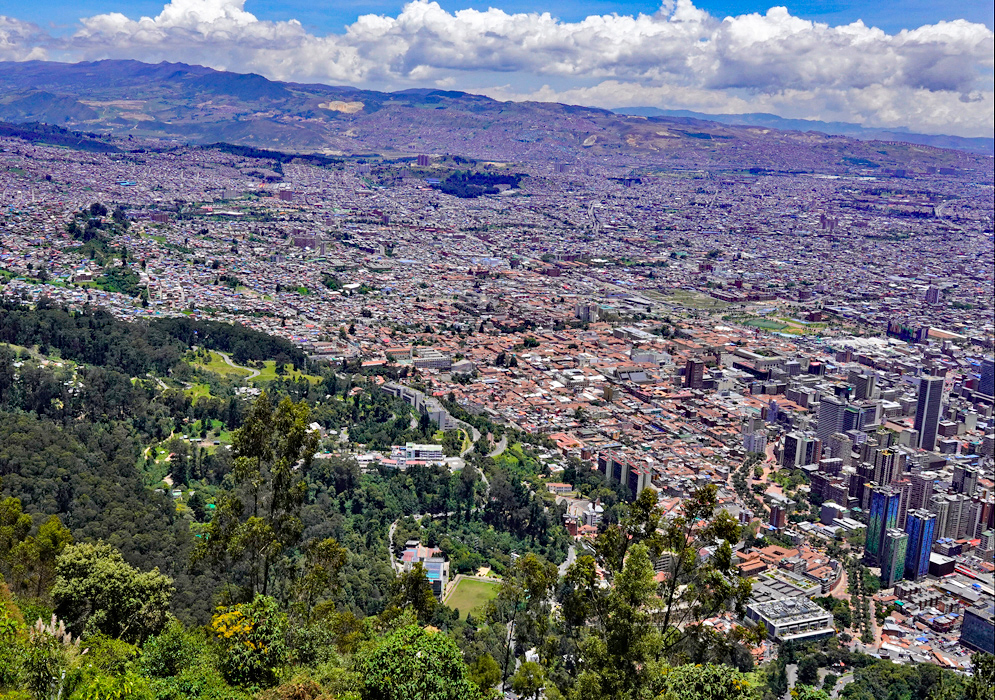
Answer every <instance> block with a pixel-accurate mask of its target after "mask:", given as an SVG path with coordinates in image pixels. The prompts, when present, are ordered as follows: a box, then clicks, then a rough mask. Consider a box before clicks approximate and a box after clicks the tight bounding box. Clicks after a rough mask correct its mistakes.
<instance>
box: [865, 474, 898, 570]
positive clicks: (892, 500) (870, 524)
mask: <svg viewBox="0 0 995 700" xmlns="http://www.w3.org/2000/svg"><path fill="white" fill-rule="evenodd" d="M870 501H871V502H870V515H869V518H868V521H867V542H866V543H865V545H864V553H865V555H866V557H867V560H868V561H869V562H871V563H873V564H880V563H881V556H882V552H883V549H884V540H885V536H886V534H887V532H888V530H890V529H892V528H894V527H895V526H896V525H897V524H898V511H899V508H900V506H901V494H900V493H899V492H898V491H896V490H895V489H893V488H889V487H881V486H878V487H875V488H873V489H872V490H871V499H870Z"/></svg>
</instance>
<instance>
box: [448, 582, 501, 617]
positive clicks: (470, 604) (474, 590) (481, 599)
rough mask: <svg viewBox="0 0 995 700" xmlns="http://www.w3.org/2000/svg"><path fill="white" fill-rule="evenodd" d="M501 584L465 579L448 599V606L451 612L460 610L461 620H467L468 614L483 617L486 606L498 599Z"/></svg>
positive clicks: (457, 585)
mask: <svg viewBox="0 0 995 700" xmlns="http://www.w3.org/2000/svg"><path fill="white" fill-rule="evenodd" d="M499 588H500V584H498V583H489V582H487V581H478V580H476V579H469V578H463V579H460V580H459V583H457V584H456V588H455V589H453V592H452V593H450V594H449V597H448V598H446V606H447V607H448V608H449V609H450V610H459V615H460V619H464V620H465V619H466V615H467V613H473V614H474V615H481V614H483V612H484V606H486V605H487V603H489V602H490V601H492V600H494V599H495V598H497V594H498V589H499Z"/></svg>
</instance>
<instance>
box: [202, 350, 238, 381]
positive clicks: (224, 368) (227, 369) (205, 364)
mask: <svg viewBox="0 0 995 700" xmlns="http://www.w3.org/2000/svg"><path fill="white" fill-rule="evenodd" d="M207 354H208V359H205V358H203V357H197V358H196V359H194V360H192V361H191V362H190V364H191V365H193V366H194V367H197V368H199V369H203V370H207V371H208V372H214V373H215V374H220V375H221V376H222V377H248V376H249V375H250V374H252V372H251V370H248V369H246V368H245V367H241V366H238V365H230V364H228V363H227V362H225V358H223V357H221V355H219V354H218V353H216V352H214V351H213V350H211V351H208V353H207Z"/></svg>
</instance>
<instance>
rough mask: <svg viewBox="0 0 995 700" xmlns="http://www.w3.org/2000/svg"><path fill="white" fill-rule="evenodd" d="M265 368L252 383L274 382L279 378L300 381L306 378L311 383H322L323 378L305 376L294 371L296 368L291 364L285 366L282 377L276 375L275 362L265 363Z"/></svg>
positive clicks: (311, 375)
mask: <svg viewBox="0 0 995 700" xmlns="http://www.w3.org/2000/svg"><path fill="white" fill-rule="evenodd" d="M263 365H264V367H263V368H262V369H261V370H259V376H258V377H254V378H252V379H251V380H250V381H252V382H273V381H276V380H277V379H278V378H280V377H283V378H286V379H299V378H301V377H304V378H305V379H307V380H308V381H310V382H314V383H318V382H320V381H321V377H316V376H314V375H313V374H305V373H304V372H299V371H298V370H296V369H294V366H293V365H292V364H290V363H289V362H288V363H287V364H286V365H284V372H283V374H282V375H277V373H276V362H274V361H273V360H266V361H265V362H264V363H263Z"/></svg>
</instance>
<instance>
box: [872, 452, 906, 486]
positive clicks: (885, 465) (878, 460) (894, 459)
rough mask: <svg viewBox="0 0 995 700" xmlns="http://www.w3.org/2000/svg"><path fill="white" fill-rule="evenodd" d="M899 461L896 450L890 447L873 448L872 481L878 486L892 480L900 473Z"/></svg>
mask: <svg viewBox="0 0 995 700" xmlns="http://www.w3.org/2000/svg"><path fill="white" fill-rule="evenodd" d="M899 461H900V460H899V456H898V452H896V451H895V450H893V449H891V448H885V449H878V450H875V451H874V482H875V483H877V484H878V485H880V486H887V485H888V484H890V483H891V482H893V481H894V480H895V479H896V478H897V477H898V475H899V474H901V470H900V468H899Z"/></svg>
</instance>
